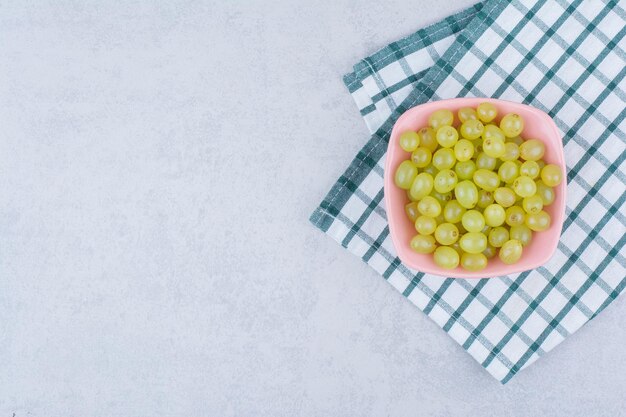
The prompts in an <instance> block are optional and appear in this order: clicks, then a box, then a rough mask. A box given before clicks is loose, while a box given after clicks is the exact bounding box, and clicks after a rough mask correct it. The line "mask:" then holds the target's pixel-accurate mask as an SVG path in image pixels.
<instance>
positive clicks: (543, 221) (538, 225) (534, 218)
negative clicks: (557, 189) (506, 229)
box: [524, 210, 552, 232]
mask: <svg viewBox="0 0 626 417" xmlns="http://www.w3.org/2000/svg"><path fill="white" fill-rule="evenodd" d="M551 221H552V219H551V218H550V215H549V214H548V213H546V212H545V211H543V210H541V211H540V212H539V213H529V214H528V215H527V216H526V221H525V222H524V224H525V225H526V226H528V228H529V229H530V230H532V231H533V232H542V231H544V230H546V229H547V228H548V227H550V223H551Z"/></svg>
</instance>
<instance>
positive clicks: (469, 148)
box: [454, 139, 474, 162]
mask: <svg viewBox="0 0 626 417" xmlns="http://www.w3.org/2000/svg"><path fill="white" fill-rule="evenodd" d="M454 156H456V160H457V161H461V162H467V161H469V160H470V159H472V156H474V145H473V144H472V142H470V141H469V140H467V139H461V140H460V141H458V142H457V143H456V145H454Z"/></svg>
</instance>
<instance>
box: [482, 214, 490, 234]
mask: <svg viewBox="0 0 626 417" xmlns="http://www.w3.org/2000/svg"><path fill="white" fill-rule="evenodd" d="M483 216H484V214H483ZM490 230H491V226H487V225H485V227H483V230H481V231H480V233H482V234H483V235H485V236H487V235H488V234H489V231H490Z"/></svg>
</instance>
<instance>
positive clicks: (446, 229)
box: [435, 223, 459, 245]
mask: <svg viewBox="0 0 626 417" xmlns="http://www.w3.org/2000/svg"><path fill="white" fill-rule="evenodd" d="M458 239H459V229H458V228H457V227H456V226H455V225H453V224H452V223H443V224H440V225H439V226H437V229H435V240H436V241H437V242H439V243H440V244H442V245H451V244H453V243H454V242H456V241H457V240H458Z"/></svg>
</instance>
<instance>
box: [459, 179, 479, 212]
mask: <svg viewBox="0 0 626 417" xmlns="http://www.w3.org/2000/svg"><path fill="white" fill-rule="evenodd" d="M454 196H455V197H456V199H457V201H458V202H459V204H460V205H462V206H463V207H465V208H468V209H469V208H474V206H476V203H477V202H478V189H477V188H476V186H475V185H474V183H473V182H471V181H468V180H465V181H461V182H459V183H458V184H457V185H456V187H454Z"/></svg>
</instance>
